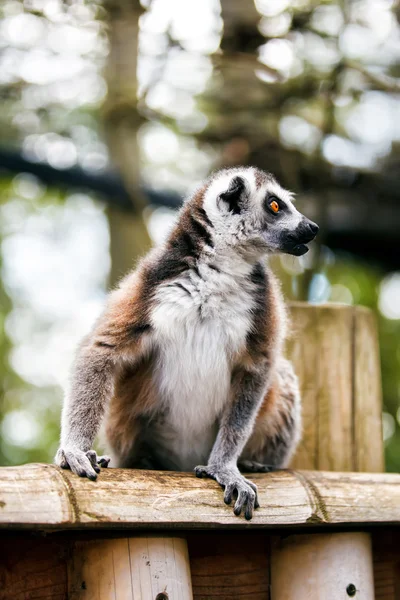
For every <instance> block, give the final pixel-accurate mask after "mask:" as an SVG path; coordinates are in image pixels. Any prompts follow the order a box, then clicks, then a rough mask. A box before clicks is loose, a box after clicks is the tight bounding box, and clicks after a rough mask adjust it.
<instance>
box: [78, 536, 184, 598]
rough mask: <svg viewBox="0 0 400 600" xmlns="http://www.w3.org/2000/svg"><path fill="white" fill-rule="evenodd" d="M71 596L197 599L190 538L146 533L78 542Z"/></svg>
mask: <svg viewBox="0 0 400 600" xmlns="http://www.w3.org/2000/svg"><path fill="white" fill-rule="evenodd" d="M68 598H69V599H70V600H105V599H106V598H115V599H116V600H168V599H171V600H172V599H173V600H192V598H193V595H192V583H191V578H190V568H189V555H188V549H187V543H186V539H184V538H182V537H174V536H168V537H164V536H143V537H132V538H122V539H107V540H104V539H102V540H91V541H78V542H75V543H74V547H73V550H72V553H71V560H70V562H69V564H68Z"/></svg>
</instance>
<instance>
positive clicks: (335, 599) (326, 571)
mask: <svg viewBox="0 0 400 600" xmlns="http://www.w3.org/2000/svg"><path fill="white" fill-rule="evenodd" d="M348 586H354V588H355V594H354V595H355V597H356V598H360V599H362V600H374V583H373V565H372V555H371V540H370V536H369V535H368V534H367V533H335V534H318V535H299V536H297V535H290V536H288V537H286V538H279V539H277V540H276V543H273V544H272V552H271V600H306V599H307V600H308V599H309V598H315V599H321V600H322V599H325V598H326V599H328V598H329V600H343V599H344V598H349V597H351V594H348V593H347V591H346V590H347V588H348Z"/></svg>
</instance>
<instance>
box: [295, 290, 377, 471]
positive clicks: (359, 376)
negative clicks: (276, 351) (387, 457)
mask: <svg viewBox="0 0 400 600" xmlns="http://www.w3.org/2000/svg"><path fill="white" fill-rule="evenodd" d="M290 314H291V319H292V330H293V333H292V336H291V338H290V339H289V341H288V346H287V354H288V356H289V358H290V359H291V360H292V361H293V364H294V367H295V371H296V373H297V375H298V377H299V382H300V389H301V396H302V406H303V425H304V426H303V438H302V440H301V442H300V445H299V448H298V450H297V452H296V454H295V456H294V457H293V460H292V464H291V466H292V468H295V469H317V470H329V471H368V472H381V471H383V469H384V459H383V456H384V453H383V441H382V425H381V411H382V392H381V377H380V362H379V347H378V337H377V330H376V323H375V317H374V315H373V313H372V311H370V310H369V309H366V308H363V307H354V306H343V305H335V304H325V305H318V306H313V305H307V304H303V303H296V302H294V303H291V304H290Z"/></svg>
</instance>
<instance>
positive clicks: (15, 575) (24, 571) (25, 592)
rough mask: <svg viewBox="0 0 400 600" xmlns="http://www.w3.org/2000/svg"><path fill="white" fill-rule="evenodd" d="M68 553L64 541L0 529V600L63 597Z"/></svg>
mask: <svg viewBox="0 0 400 600" xmlns="http://www.w3.org/2000/svg"><path fill="white" fill-rule="evenodd" d="M68 554H69V542H68V540H65V539H64V540H60V539H58V540H55V539H52V538H51V536H47V537H38V536H37V535H36V536H33V535H30V534H29V533H27V532H24V533H20V534H16V535H8V534H6V533H4V532H2V535H1V539H0V600H28V599H29V600H31V599H32V600H33V599H35V600H45V599H46V600H49V598H51V599H52V600H65V599H66V598H67V556H68Z"/></svg>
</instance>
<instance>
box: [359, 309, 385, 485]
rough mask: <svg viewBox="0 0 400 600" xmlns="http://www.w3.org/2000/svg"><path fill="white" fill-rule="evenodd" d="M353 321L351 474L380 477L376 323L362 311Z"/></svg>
mask: <svg viewBox="0 0 400 600" xmlns="http://www.w3.org/2000/svg"><path fill="white" fill-rule="evenodd" d="M354 319H355V327H354V436H355V439H354V449H355V456H354V460H355V464H354V470H355V471H369V472H371V473H374V472H376V473H380V472H382V471H384V469H385V464H384V448H383V438H382V433H381V432H382V387H381V370H380V357H379V344H378V331H377V325H376V319H375V317H374V315H373V313H372V312H371V311H370V310H368V309H366V308H362V307H358V308H357V310H356V311H355V314H354Z"/></svg>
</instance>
